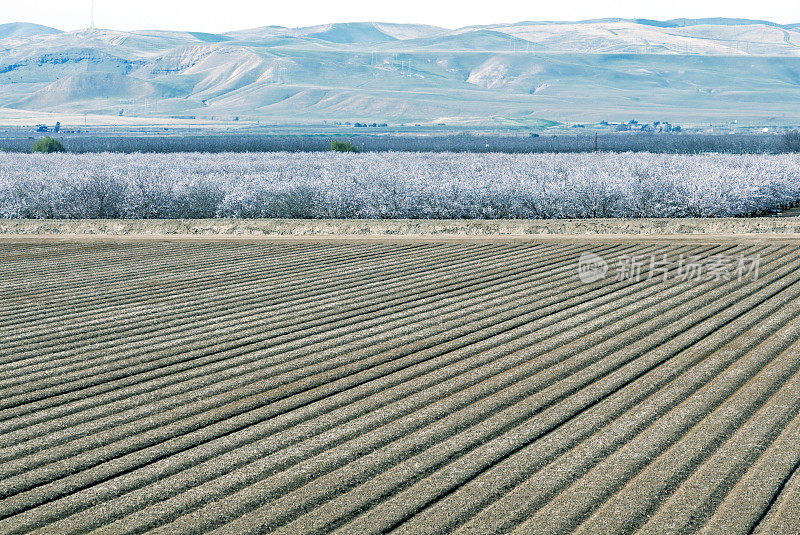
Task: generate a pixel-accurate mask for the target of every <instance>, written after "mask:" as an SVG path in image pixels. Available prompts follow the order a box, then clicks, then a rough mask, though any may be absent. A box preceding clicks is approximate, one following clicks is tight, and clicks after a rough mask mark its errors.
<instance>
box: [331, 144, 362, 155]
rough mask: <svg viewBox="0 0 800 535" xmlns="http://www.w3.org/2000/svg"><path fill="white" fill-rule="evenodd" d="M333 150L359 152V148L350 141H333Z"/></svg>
mask: <svg viewBox="0 0 800 535" xmlns="http://www.w3.org/2000/svg"><path fill="white" fill-rule="evenodd" d="M331 150H332V151H334V152H358V147H356V146H355V145H353V144H352V143H350V142H349V141H331Z"/></svg>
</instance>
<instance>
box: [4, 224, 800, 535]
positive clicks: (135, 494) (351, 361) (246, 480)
mask: <svg viewBox="0 0 800 535" xmlns="http://www.w3.org/2000/svg"><path fill="white" fill-rule="evenodd" d="M741 221H744V223H742V222H740V221H727V222H726V221H715V222H713V223H698V222H685V221H682V222H654V223H648V225H649V224H652V225H653V226H646V225H644V226H642V225H641V224H640V223H641V222H640V223H637V224H638V225H640V226H638V227H636V225H637V224H635V223H632V222H605V223H603V224H606V225H608V226H607V227H602V228H603V229H605V230H608V233H605V234H604V233H602V232H596V233H592V235H587V234H583V235H581V234H580V233H578V231H577V229H578V228H581V225H587V223H586V222H560V223H558V224H557V225H559V226H558V229H559V232H560V233H556V234H555V236H552V235H551V236H549V237H548V236H544V235H540V234H535V233H532V232H528V233H525V232H519V231H520V229H522V230H525V229H540V228H543V227H540V226H537V225H539V223H525V222H508V223H491V224H489V223H486V224H479V223H475V222H463V223H460V222H446V225H445V226H442V227H436V225H439V223H433V222H389V223H380V224H377V223H374V224H373V226H370V225H368V224H366V225H365V224H364V223H359V222H348V223H345V222H341V223H340V224H341V225H342V226H343V227H341V228H344V229H345V230H348V232H349V231H356V230H360V229H364V228H366V229H372V230H370V232H369V233H366V236H365V234H364V233H360V232H352V233H344V234H340V235H339V237H338V238H336V237H331V236H329V235H324V234H322V233H321V232H319V230H320V229H321V228H326V229H329V228H330V227H328V226H324V225H331V223H324V222H320V223H313V222H311V223H308V222H306V223H302V222H294V223H292V222H244V223H242V222H228V223H226V224H227V225H230V226H229V227H217V228H218V229H220V228H222V230H220V231H219V233H218V234H216V235H214V234H208V235H203V236H199V237H198V236H195V237H194V238H191V239H186V238H187V236H189V233H186V232H184V233H178V232H177V230H180V229H183V230H186V229H196V228H206V229H207V228H209V227H210V223H209V222H178V223H165V222H161V223H160V225H163V226H157V225H156V224H152V225H155V226H149V225H151V223H142V222H99V223H97V222H78V223H74V224H72V223H69V224H68V223H64V222H56V223H53V222H45V223H41V224H40V223H38V222H16V223H15V222H3V223H2V224H0V228H2V231H0V233H2V234H3V235H4V237H3V238H2V239H0V272H1V273H0V310H2V313H1V314H0V323H1V324H2V328H0V480H2V485H0V533H27V532H35V533H42V534H53V533H58V534H62V533H87V532H91V531H92V530H97V532H98V533H143V532H154V533H169V534H179V533H186V534H188V533H222V534H228V533H232V534H240V533H264V532H269V533H273V532H275V533H286V534H298V533H300V534H305V533H340V534H345V533H349V534H365V533H387V532H390V533H407V534H417V533H453V532H458V533H475V534H486V533H519V534H530V533H537V534H538V533H571V532H576V533H587V534H589V533H592V534H594V533H633V532H635V531H636V532H639V533H697V532H700V531H701V530H704V532H706V533H712V534H726V535H727V534H739V533H742V534H744V533H786V534H796V533H798V529H799V528H800V521H798V519H800V448H798V447H797V444H798V443H800V322H798V319H797V318H798V317H800V240H798V239H797V237H796V236H792V233H794V232H796V231H797V229H796V226H798V224H797V223H793V222H791V221H789V222H788V223H787V222H786V220H782V221H780V222H774V223H772V222H773V221H775V220H746V221H745V220H741ZM317 224H319V225H322V226H321V227H317V226H315V225H317ZM595 224H596V225H600V224H599V223H595ZM170 225H173V226H170ZM174 225H184V226H182V227H177V226H174ZM292 225H294V226H292ZM347 225H349V226H347ZM377 225H385V226H383V227H379V226H377ZM487 225H498V226H496V227H491V228H494V229H495V232H497V230H496V229H498V228H499V229H500V232H497V233H498V234H499V233H502V232H506V231H509V233H508V234H505V236H507V238H505V239H497V238H496V237H494V238H493V237H491V236H489V234H488V230H486V229H487V228H490V227H489V226H487ZM506 225H507V226H506ZM515 225H516V226H515ZM661 225H666V228H668V229H676V228H678V229H694V230H691V231H687V232H685V233H684V234H683V238H682V239H681V238H680V235H679V234H677V233H676V234H672V235H668V236H665V237H657V236H654V235H653V233H654V232H655V230H654V229H655V228H656V227H657V226H660V228H662V230H663V229H664V227H663V226H661ZM726 225H727V226H726ZM747 225H750V226H747ZM431 226H433V227H436V228H438V229H443V230H442V232H438V233H435V234H433V233H431V234H428V235H427V236H423V235H422V233H421V232H420V229H430V228H431ZM143 228H144V229H147V231H148V232H149V234H147V236H145V237H144V238H142V237H141V234H139V238H136V234H134V233H133V230H132V229H138V230H139V232H141V231H142V229H143ZM376 228H378V229H380V233H379V232H377V230H375V229H376ZM550 228H551V229H552V228H553V227H550ZM593 228H594V229H598V228H600V227H598V226H595V227H593ZM635 228H638V229H639V232H638V233H636V232H634V231H633V230H632V229H635ZM234 229H235V230H234ZM243 229H244V230H243ZM291 229H294V230H293V231H292V232H288V231H287V230H291ZM298 229H303V230H302V231H301V230H298ZM645 229H646V230H645ZM698 229H699V230H700V231H704V232H700V231H698ZM748 229H749V230H750V232H744V231H743V230H748ZM770 229H771V230H772V231H773V232H770ZM445 230H446V231H447V232H445ZM621 230H625V231H626V232H621ZM89 231H93V232H94V234H90V233H89ZM101 231H102V232H101ZM156 231H158V232H156ZM511 231H514V232H511ZM705 231H707V232H705ZM22 232H26V233H30V234H27V235H25V234H20V233H22ZM259 232H260V234H257V233H259ZM278 232H284V234H279V233H278ZM392 232H394V234H392ZM403 232H407V234H403ZM456 232H461V233H462V234H457V233H456ZM481 232H482V233H483V234H481ZM214 236H216V238H214ZM220 236H222V238H220ZM256 236H257V237H256ZM359 236H360V238H358V237H359ZM465 236H466V237H465ZM564 236H566V238H564ZM168 237H170V238H168ZM231 237H233V239H231ZM588 252H591V253H594V254H596V255H597V256H598V257H599V258H600V259H602V260H604V261H605V262H606V263H607V267H608V271H607V273H606V274H605V276H604V277H603V276H602V273H600V275H599V276H600V278H598V279H596V280H588V281H587V280H582V279H581V277H579V269H578V267H579V258H580V257H581V256H582V255H583V256H585V253H588ZM664 255H666V256H664ZM631 260H635V261H636V262H640V264H641V265H640V267H641V272H639V273H638V276H637V275H636V274H635V273H634V272H633V271H630V272H629V271H627V266H628V265H629V264H628V262H629V261H631ZM651 261H652V262H656V261H663V262H662V264H661V265H660V267H658V266H659V265H658V264H655V263H654V264H651ZM631 265H632V264H631ZM689 266H694V267H695V268H697V269H698V270H699V271H696V272H693V271H691V270H690V269H688V268H689ZM721 266H723V267H724V268H725V269H721ZM756 266H757V267H758V270H757V271H754V270H753V268H755V267H756ZM653 269H659V271H658V272H654V271H653ZM651 275H652V276H651ZM693 275H697V276H696V277H695V276H693Z"/></svg>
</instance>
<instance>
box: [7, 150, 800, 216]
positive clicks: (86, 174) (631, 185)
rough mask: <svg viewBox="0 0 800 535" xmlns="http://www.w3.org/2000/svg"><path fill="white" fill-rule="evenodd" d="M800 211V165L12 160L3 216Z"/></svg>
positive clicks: (540, 159)
mask: <svg viewBox="0 0 800 535" xmlns="http://www.w3.org/2000/svg"><path fill="white" fill-rule="evenodd" d="M799 199H800V156H798V155H723V154H709V155H699V156H683V155H658V154H634V153H626V154H614V153H594V154H577V155H574V154H573V155H566V154H543V155H507V154H453V153H445V154H422V153H381V154H377V153H362V154H352V153H350V154H337V153H332V152H329V153H305V154H292V153H262V154H194V153H184V154H175V155H160V154H132V155H123V154H108V153H106V154H87V155H75V154H50V155H46V156H45V155H34V154H27V155H25V154H2V155H0V216H2V217H5V218H213V217H225V218H265V217H267V218H376V219H383V218H435V219H451V218H452V219H463V218H480V219H499V218H523V219H524V218H587V217H724V216H741V215H752V214H762V213H769V212H771V211H777V210H780V209H782V208H784V207H786V206H789V205H792V204H794V203H796V202H797V201H798V200H799Z"/></svg>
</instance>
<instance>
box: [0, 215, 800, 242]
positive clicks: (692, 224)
mask: <svg viewBox="0 0 800 535" xmlns="http://www.w3.org/2000/svg"><path fill="white" fill-rule="evenodd" d="M0 237H4V238H6V239H9V238H12V239H13V238H42V239H47V238H56V239H68V238H75V239H82V240H84V239H97V238H112V239H122V238H127V239H150V238H166V239H175V238H178V239H184V238H198V239H215V238H216V239H231V238H232V239H290V240H291V239H312V240H314V239H362V240H371V239H388V238H392V239H399V240H414V239H437V240H447V239H455V240H462V239H468V240H473V239H475V240H481V239H486V238H491V239H493V240H494V239H498V238H500V239H506V240H531V239H533V240H537V239H543V240H549V239H555V240H562V239H567V240H569V239H576V238H577V239H585V238H592V239H600V240H603V239H620V238H624V239H647V240H660V239H667V240H668V239H681V240H687V239H689V240H690V241H694V240H708V239H712V238H725V239H738V240H745V239H747V240H752V239H755V240H765V241H781V240H794V239H800V218H798V219H794V218H753V219H635V220H624V219H592V220H525V221H523V220H502V221H475V220H469V221H467V220H464V221H452V220H390V221H389V220H387V221H374V220H77V221H62V220H2V221H0Z"/></svg>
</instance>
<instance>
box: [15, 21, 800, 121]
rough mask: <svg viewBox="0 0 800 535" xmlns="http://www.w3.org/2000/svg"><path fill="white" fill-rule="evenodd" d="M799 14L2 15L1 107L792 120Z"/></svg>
mask: <svg viewBox="0 0 800 535" xmlns="http://www.w3.org/2000/svg"><path fill="white" fill-rule="evenodd" d="M798 104H800V24H789V25H780V24H775V23H771V22H767V21H753V20H744V19H723V18H711V19H675V20H670V21H652V20H647V19H635V20H634V19H597V20H589V21H580V22H519V23H513V24H490V25H481V26H471V27H466V28H459V29H454V30H450V29H445V28H439V27H435V26H426V25H414V24H394V23H376V22H355V23H334V24H327V25H320V26H314V27H308V28H284V27H279V26H262V27H258V28H253V29H249V30H240V31H231V32H226V33H221V34H213V33H205V32H170V31H135V32H122V31H113V30H100V29H98V30H78V31H71V32H61V31H60V30H57V29H54V28H48V27H45V26H39V25H34V24H26V23H12V24H4V25H0V107H6V108H13V109H16V110H31V111H47V112H53V113H56V114H83V113H99V114H107V115H120V114H121V115H123V116H126V117H129V116H136V117H195V118H197V119H198V120H222V121H228V120H234V119H237V118H238V119H240V120H253V121H255V120H259V121H260V120H267V121H277V122H308V123H319V122H322V121H339V122H348V121H350V122H355V121H366V122H393V123H399V122H422V121H428V122H437V123H438V122H445V123H448V124H472V123H481V122H489V123H498V124H499V123H502V124H511V125H513V124H519V125H536V124H545V123H546V122H547V121H557V122H593V121H599V120H602V119H608V120H622V119H630V118H653V119H656V120H670V121H676V122H677V121H687V122H694V123H699V124H702V123H705V122H720V121H730V122H734V121H738V122H740V123H748V124H775V123H781V124H783V123H794V122H797V123H800V117H798V111H797V110H798V109H800V106H798Z"/></svg>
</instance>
